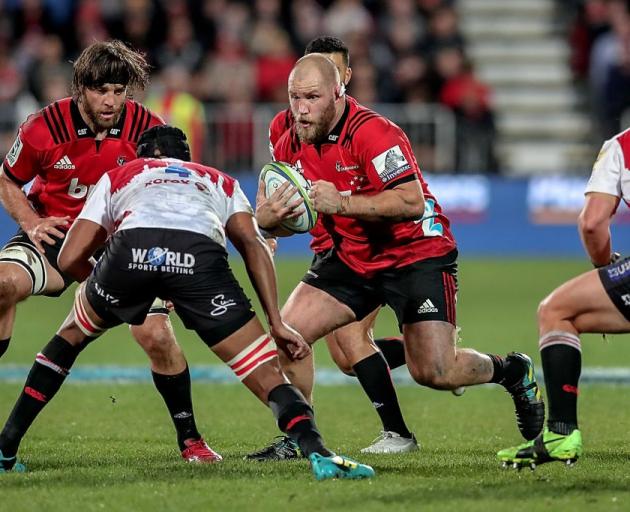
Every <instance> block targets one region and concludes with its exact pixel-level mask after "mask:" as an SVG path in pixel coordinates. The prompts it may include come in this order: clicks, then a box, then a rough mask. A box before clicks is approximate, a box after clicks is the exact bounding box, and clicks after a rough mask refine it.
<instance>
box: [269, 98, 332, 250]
mask: <svg viewBox="0 0 630 512" xmlns="http://www.w3.org/2000/svg"><path fill="white" fill-rule="evenodd" d="M294 122H295V120H294V118H293V114H292V113H291V109H290V108H287V109H285V110H282V111H280V112H278V113H277V114H276V115H275V117H274V118H273V119H272V120H271V123H269V152H270V153H271V157H272V158H274V159H275V156H274V147H275V146H276V144H277V143H278V141H279V140H280V138H281V137H282V135H283V134H284V133H285V132H286V131H288V130H290V129H291V127H292V126H293V124H294ZM310 234H311V236H312V237H313V239H312V240H311V244H310V245H311V250H312V251H313V252H314V253H316V254H317V253H320V252H324V251H327V250H328V249H330V248H332V246H333V242H332V238H330V235H329V234H328V231H326V228H324V226H322V223H321V220H320V218H319V217H318V220H317V223H316V224H315V226H314V227H313V229H311V231H310Z"/></svg>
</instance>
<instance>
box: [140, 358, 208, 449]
mask: <svg viewBox="0 0 630 512" xmlns="http://www.w3.org/2000/svg"><path fill="white" fill-rule="evenodd" d="M151 374H152V375H153V382H154V383H155V387H156V388H157V390H158V391H159V392H160V395H162V398H163V399H164V403H165V404H166V407H167V408H168V412H169V414H170V415H171V419H172V420H173V425H175V430H176V431H177V444H178V445H179V449H180V450H183V449H185V448H186V444H185V442H184V441H186V440H188V439H199V438H200V437H201V434H200V433H199V431H198V430H197V425H196V424H195V413H194V412H193V405H192V392H191V389H190V372H189V371H188V366H186V369H185V370H184V371H183V372H181V373H178V374H177V375H162V374H160V373H155V372H151Z"/></svg>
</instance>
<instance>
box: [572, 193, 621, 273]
mask: <svg viewBox="0 0 630 512" xmlns="http://www.w3.org/2000/svg"><path fill="white" fill-rule="evenodd" d="M617 206H619V197H617V196H614V195H611V194H605V193H603V192H589V193H587V194H586V201H585V203H584V208H583V209H582V212H581V213H580V217H579V219H578V227H579V231H580V237H581V239H582V243H583V244H584V248H585V249H586V252H587V254H588V255H589V257H590V258H591V261H592V262H593V265H594V266H596V267H602V266H604V265H608V264H609V263H610V262H611V255H612V246H611V238H610V223H611V219H612V217H613V215H614V214H615V212H616V211H617Z"/></svg>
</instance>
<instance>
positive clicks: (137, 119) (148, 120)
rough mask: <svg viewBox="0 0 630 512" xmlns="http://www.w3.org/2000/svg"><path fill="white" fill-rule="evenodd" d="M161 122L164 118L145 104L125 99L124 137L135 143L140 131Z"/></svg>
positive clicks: (161, 123) (162, 122)
mask: <svg viewBox="0 0 630 512" xmlns="http://www.w3.org/2000/svg"><path fill="white" fill-rule="evenodd" d="M163 124H165V123H164V120H163V119H162V118H161V117H160V116H159V115H157V114H156V113H155V112H153V111H152V110H150V109H149V108H148V107H147V106H145V105H143V104H142V103H139V102H137V101H134V100H132V99H127V100H126V101H125V123H124V127H123V138H124V139H126V140H128V141H130V142H133V143H134V144H135V143H137V142H138V139H139V138H140V135H141V134H142V132H144V131H145V130H147V129H149V128H153V127H154V126H158V125H163Z"/></svg>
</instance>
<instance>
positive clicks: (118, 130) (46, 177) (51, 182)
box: [3, 98, 164, 221]
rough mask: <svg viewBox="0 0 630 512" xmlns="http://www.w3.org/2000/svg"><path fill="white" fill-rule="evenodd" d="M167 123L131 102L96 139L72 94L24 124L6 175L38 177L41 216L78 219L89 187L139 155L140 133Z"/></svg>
mask: <svg viewBox="0 0 630 512" xmlns="http://www.w3.org/2000/svg"><path fill="white" fill-rule="evenodd" d="M158 124H164V121H162V119H160V117H158V116H157V115H155V114H153V113H152V112H151V111H149V110H148V109H147V108H146V107H145V106H143V105H141V104H140V103H136V102H135V101H132V100H127V101H126V102H125V106H124V108H123V111H122V114H121V116H120V119H119V120H118V123H117V124H116V126H114V127H112V128H110V129H109V132H108V134H107V136H106V137H105V138H104V139H103V140H101V141H97V140H96V139H95V135H94V133H93V132H92V130H91V129H90V128H89V127H88V126H87V124H86V123H85V121H83V118H82V117H81V114H80V112H79V107H78V106H77V104H76V103H75V102H74V101H73V100H72V99H71V98H64V99H62V100H59V101H56V102H54V103H51V104H50V105H48V106H47V107H45V108H43V109H42V110H40V111H39V112H37V113H36V114H33V115H31V116H29V117H28V119H27V120H26V121H25V122H24V123H23V124H22V125H21V126H20V129H19V131H18V135H17V138H16V140H15V143H14V144H13V147H12V148H11V151H9V153H8V154H7V156H6V157H5V159H4V162H3V166H4V170H5V173H6V174H7V176H9V177H10V178H11V179H12V180H13V181H15V182H16V183H17V184H18V185H20V186H22V185H25V184H26V183H28V182H29V181H31V180H33V179H34V181H33V184H32V186H31V188H30V190H29V193H28V199H29V201H30V202H31V203H32V205H33V207H34V208H35V211H36V212H37V213H38V214H39V215H41V216H42V217H51V216H59V217H61V216H65V215H69V216H70V217H71V220H72V221H74V219H75V218H76V216H77V215H78V214H79V212H80V211H81V208H82V207H83V204H84V203H85V200H86V198H87V196H88V193H89V192H90V189H91V187H92V186H93V185H95V184H96V182H97V181H98V180H99V179H100V177H101V176H102V175H103V174H104V173H105V172H107V171H109V170H110V169H113V168H115V167H118V166H120V165H123V164H124V163H125V162H127V161H130V160H133V159H134V158H136V146H137V143H138V138H139V137H140V134H141V133H142V132H143V131H144V130H146V129H147V128H150V127H152V126H155V125H158Z"/></svg>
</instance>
